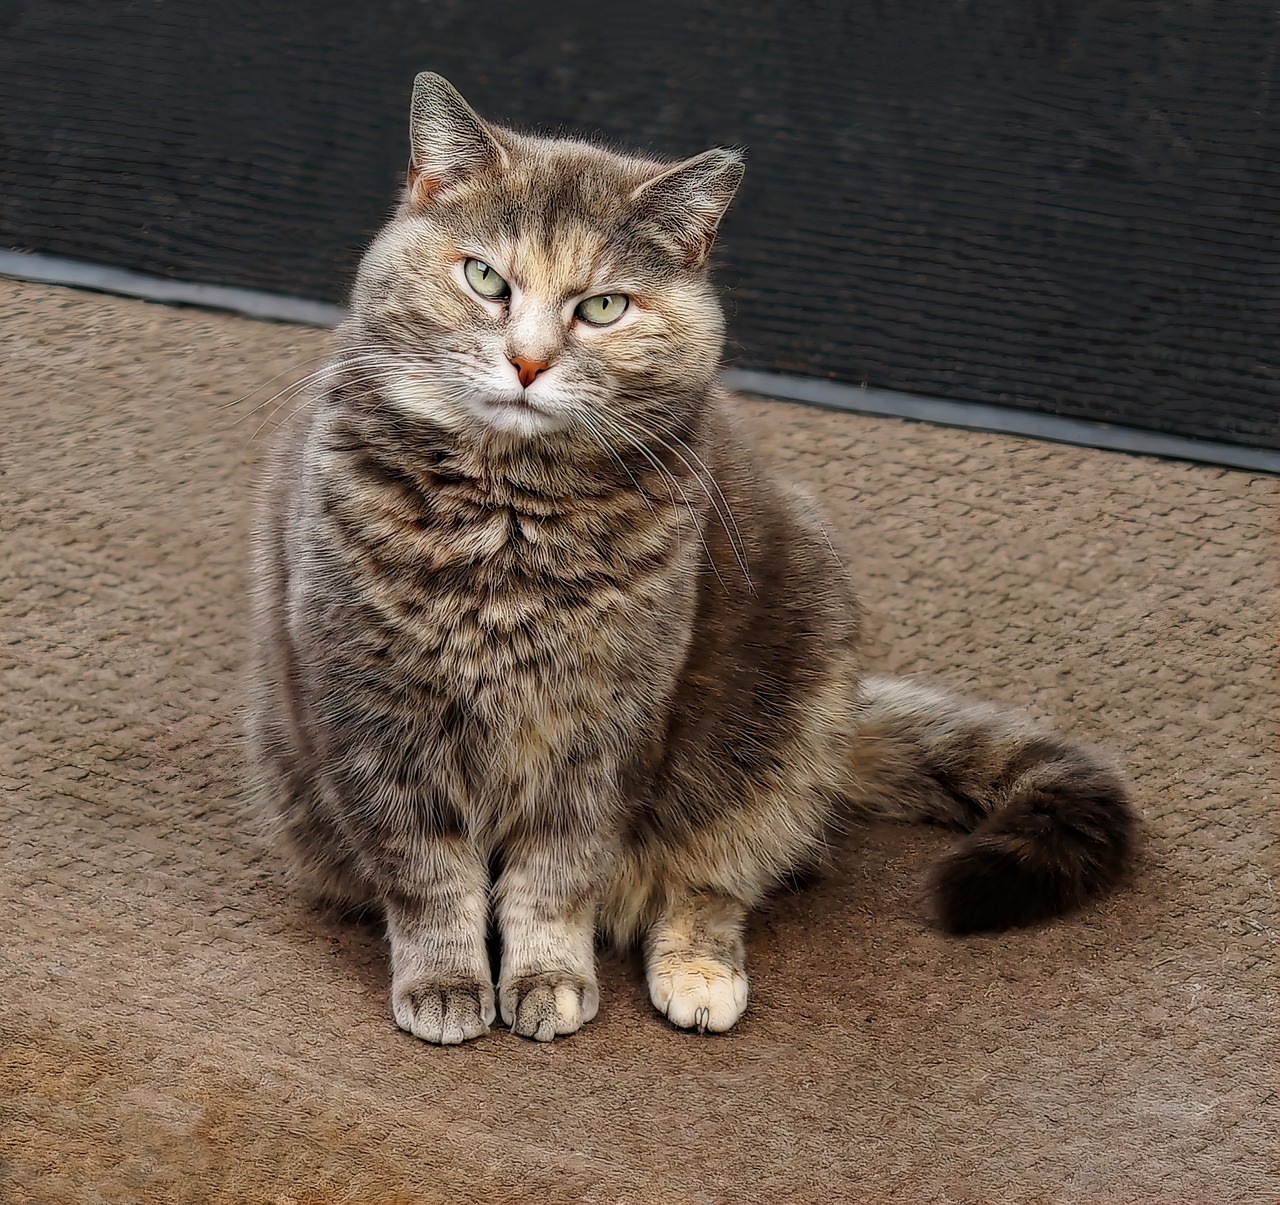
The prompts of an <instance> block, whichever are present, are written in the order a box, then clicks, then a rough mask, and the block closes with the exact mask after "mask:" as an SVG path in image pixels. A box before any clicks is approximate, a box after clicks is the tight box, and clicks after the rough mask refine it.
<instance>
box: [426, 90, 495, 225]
mask: <svg viewBox="0 0 1280 1205" xmlns="http://www.w3.org/2000/svg"><path fill="white" fill-rule="evenodd" d="M409 146H410V159H409V181H408V183H409V197H408V199H409V203H410V204H411V205H412V204H415V203H416V204H419V205H421V204H425V203H426V202H427V201H429V200H430V199H431V197H432V196H433V195H434V194H435V193H436V191H437V190H438V189H440V188H442V187H445V186H447V185H448V184H451V183H453V182H455V181H457V180H461V179H464V178H465V177H467V176H470V175H473V174H474V173H475V172H478V171H483V170H484V169H485V168H487V167H495V166H497V165H498V164H500V163H501V162H502V159H503V154H502V148H501V147H500V146H499V145H498V143H497V142H496V141H495V140H494V137H493V135H492V134H491V133H490V131H489V127H488V126H487V125H486V124H485V122H484V121H482V120H481V119H480V117H479V116H477V114H476V112H475V110H474V109H472V107H471V106H470V105H469V104H467V102H466V101H465V100H463V99H462V97H461V96H460V95H459V93H458V90H457V89H456V88H455V87H454V86H453V85H452V84H451V83H449V81H448V80H447V79H445V78H444V77H443V76H440V75H436V73H435V72H434V71H424V72H422V73H421V74H420V75H419V76H418V77H417V78H416V79H415V80H414V81H413V100H412V102H411V103H410V106H409Z"/></svg>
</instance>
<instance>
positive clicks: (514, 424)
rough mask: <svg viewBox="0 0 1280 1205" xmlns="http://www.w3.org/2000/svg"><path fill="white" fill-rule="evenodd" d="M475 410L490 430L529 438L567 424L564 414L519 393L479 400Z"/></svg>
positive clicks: (560, 428) (559, 428)
mask: <svg viewBox="0 0 1280 1205" xmlns="http://www.w3.org/2000/svg"><path fill="white" fill-rule="evenodd" d="M472 410H473V412H474V413H475V416H476V417H477V418H478V419H479V420H480V421H481V422H482V423H483V424H484V425H485V426H486V427H488V428H489V429H490V430H492V431H500V432H502V433H503V434H504V435H515V436H522V437H524V438H526V439H534V438H537V437H538V436H540V435H549V434H551V433H552V432H553V431H559V430H562V429H563V427H564V425H565V423H564V419H563V417H562V416H561V415H558V414H555V413H553V412H552V411H550V410H546V409H543V408H542V407H541V406H535V405H533V404H532V403H531V402H529V401H527V400H525V399H524V398H519V397H517V398H503V397H495V398H492V399H487V400H484V401H476V402H475V403H473V405H472Z"/></svg>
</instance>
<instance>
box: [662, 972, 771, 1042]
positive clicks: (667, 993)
mask: <svg viewBox="0 0 1280 1205" xmlns="http://www.w3.org/2000/svg"><path fill="white" fill-rule="evenodd" d="M747 995H748V988H747V977H746V975H744V974H743V973H742V972H741V971H739V970H736V969H735V968H733V967H731V966H728V965H726V964H725V963H723V962H720V961H718V960H717V959H715V958H690V959H677V958H675V957H672V956H667V957H665V958H660V959H658V960H657V962H656V963H655V964H654V965H652V966H650V968H649V999H650V1000H652V1001H653V1006H654V1008H656V1009H657V1010H658V1011H659V1012H660V1013H664V1014H665V1015H666V1018H667V1020H668V1021H670V1022H671V1024H672V1025H678V1026H680V1028H681V1029H696V1030H697V1031H698V1032H699V1033H705V1032H706V1031H707V1030H711V1032H712V1033H724V1031H725V1030H727V1029H732V1028H733V1026H734V1025H735V1024H736V1022H737V1020H738V1018H739V1017H740V1016H742V1014H743V1013H744V1012H746V1011H747Z"/></svg>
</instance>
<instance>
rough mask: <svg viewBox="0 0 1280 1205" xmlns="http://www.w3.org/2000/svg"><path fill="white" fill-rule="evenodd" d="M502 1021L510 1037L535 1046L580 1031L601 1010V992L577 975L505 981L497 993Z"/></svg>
mask: <svg viewBox="0 0 1280 1205" xmlns="http://www.w3.org/2000/svg"><path fill="white" fill-rule="evenodd" d="M498 1000H499V1003H500V1006H501V1008H502V1019H503V1020H504V1021H505V1022H506V1023H507V1024H508V1025H510V1026H511V1032H512V1033H518V1034H519V1035H520V1036H521V1037H524V1038H533V1039H534V1041H537V1042H549V1041H551V1039H552V1038H554V1037H557V1036H559V1035H561V1034H566V1033H574V1032H576V1031H577V1030H579V1029H581V1028H582V1026H583V1025H585V1024H586V1023H587V1022H588V1021H590V1020H591V1018H592V1017H594V1016H595V1015H596V1013H597V1012H598V1011H599V1008H600V989H599V988H598V987H597V986H596V985H595V984H594V983H592V982H589V981H587V980H585V979H581V978H579V977H578V976H576V975H570V974H567V973H561V972H558V971H548V972H546V973H544V974H540V975H517V976H514V977H512V978H511V979H504V980H503V982H502V984H501V986H500V987H499V989H498Z"/></svg>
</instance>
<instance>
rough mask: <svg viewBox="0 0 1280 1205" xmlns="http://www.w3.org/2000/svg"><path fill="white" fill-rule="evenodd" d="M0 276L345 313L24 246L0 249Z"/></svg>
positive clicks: (286, 310)
mask: <svg viewBox="0 0 1280 1205" xmlns="http://www.w3.org/2000/svg"><path fill="white" fill-rule="evenodd" d="M0 276H12V277H14V278H15V279H17V280H30V281H35V282H37V283H39V284H50V285H70V286H72V287H73V288H78V289H93V290H94V291H95V292H98V293H119V294H121V295H122V296H124V297H140V298H142V299H143V300H145V301H163V302H168V303H169V304H170V305H194V306H199V307H200V308H201V309H206V310H229V311H230V312H231V313H233V314H243V315H244V316H245V317H247V318H265V319H267V320H269V321H273V322H296V323H300V324H302V325H304V326H336V325H337V324H338V323H339V322H341V321H342V319H343V318H345V317H346V311H345V310H344V309H343V308H342V307H341V306H337V305H327V304H325V302H323V301H310V300H308V299H307V298H305V297H289V296H286V295H285V294H283V293H265V292H259V291H258V290H257V289H237V288H233V287H232V286H230V285H205V284H195V283H193V282H191V281H186V280H169V279H168V278H167V277H164V276H151V275H149V274H148V273H146V272H130V271H129V270H128V269H127V268H109V267H107V266H105V265H103V264H90V263H86V262H84V261H83V260H78V259H64V258H62V257H61V256H58V255H38V254H36V253H34V252H26V251H0Z"/></svg>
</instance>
